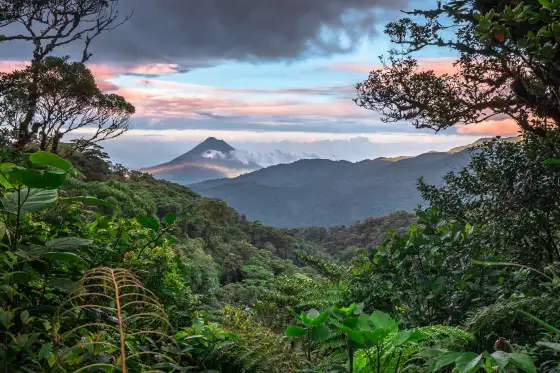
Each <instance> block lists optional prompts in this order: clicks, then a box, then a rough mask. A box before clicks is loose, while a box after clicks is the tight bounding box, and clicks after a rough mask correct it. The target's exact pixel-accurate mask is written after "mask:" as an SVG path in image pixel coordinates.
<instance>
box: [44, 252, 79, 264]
mask: <svg viewBox="0 0 560 373" xmlns="http://www.w3.org/2000/svg"><path fill="white" fill-rule="evenodd" d="M43 256H44V257H45V258H48V259H52V260H57V261H59V262H67V263H72V264H85V265H87V266H88V267H89V265H88V263H87V262H86V261H85V260H84V259H82V258H81V257H80V256H78V255H76V254H74V253H70V252H58V251H57V252H48V253H44V254H43Z"/></svg>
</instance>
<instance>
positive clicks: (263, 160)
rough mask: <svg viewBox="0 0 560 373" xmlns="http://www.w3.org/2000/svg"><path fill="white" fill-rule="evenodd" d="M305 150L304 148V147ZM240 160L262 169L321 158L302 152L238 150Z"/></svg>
mask: <svg viewBox="0 0 560 373" xmlns="http://www.w3.org/2000/svg"><path fill="white" fill-rule="evenodd" d="M302 148H303V146H302ZM236 154H237V156H238V158H243V159H245V160H246V161H247V162H249V161H250V162H253V163H256V164H258V165H260V166H262V167H268V166H273V165H276V164H280V163H291V162H295V161H297V160H299V159H316V158H321V157H320V156H319V155H318V154H313V153H308V152H306V151H304V150H300V151H299V152H297V153H294V152H283V151H281V150H278V149H274V150H270V151H264V152H259V151H257V152H248V151H246V150H236Z"/></svg>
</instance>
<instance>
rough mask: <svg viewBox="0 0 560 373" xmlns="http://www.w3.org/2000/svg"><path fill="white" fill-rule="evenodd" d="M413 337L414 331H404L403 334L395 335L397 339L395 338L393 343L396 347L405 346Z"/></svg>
mask: <svg viewBox="0 0 560 373" xmlns="http://www.w3.org/2000/svg"><path fill="white" fill-rule="evenodd" d="M411 336H412V331H411V330H403V331H401V332H398V333H397V335H395V337H394V338H393V340H392V341H391V343H392V344H393V346H395V347H398V346H401V345H403V344H405V343H406V342H408V341H409V340H410V337H411Z"/></svg>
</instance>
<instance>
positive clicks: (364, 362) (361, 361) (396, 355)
mask: <svg viewBox="0 0 560 373" xmlns="http://www.w3.org/2000/svg"><path fill="white" fill-rule="evenodd" d="M413 331H419V332H421V333H422V334H423V335H424V339H423V340H422V341H421V342H417V343H411V344H407V345H406V347H404V348H399V347H394V346H393V345H392V339H393V338H394V336H395V335H396V334H397V332H398V330H397V329H395V330H394V331H392V332H391V334H390V335H388V336H387V338H386V339H385V341H386V342H385V343H383V345H382V347H381V348H380V351H383V352H382V353H381V356H380V359H379V361H382V362H384V363H383V370H384V371H387V372H391V371H395V366H396V365H397V364H399V365H400V366H401V367H402V368H401V369H400V371H410V370H415V369H416V368H418V365H421V364H418V361H417V360H418V356H417V355H418V353H419V352H421V351H423V350H425V349H427V348H442V347H446V348H461V347H463V346H464V345H465V344H467V343H468V342H469V341H471V340H473V339H474V337H473V335H472V334H470V333H468V332H466V331H464V330H461V329H459V328H456V327H452V326H443V325H435V326H426V327H421V328H416V329H413ZM376 354H377V350H376V349H375V348H373V349H370V350H360V351H358V352H357V353H356V359H355V366H356V368H357V370H356V372H360V373H366V372H371V371H375V369H373V370H371V369H372V367H371V366H369V365H368V355H369V357H371V356H375V357H376V356H377V355H376ZM373 360H376V359H373ZM401 364H402V365H401Z"/></svg>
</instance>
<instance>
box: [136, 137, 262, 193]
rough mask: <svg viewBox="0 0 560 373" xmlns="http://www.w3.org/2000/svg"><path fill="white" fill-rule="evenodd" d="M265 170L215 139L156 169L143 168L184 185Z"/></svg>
mask: <svg viewBox="0 0 560 373" xmlns="http://www.w3.org/2000/svg"><path fill="white" fill-rule="evenodd" d="M260 168H262V167H261V166H260V165H258V164H256V163H254V162H251V161H250V160H247V159H241V158H240V157H238V156H237V154H236V149H235V148H233V147H232V146H231V145H229V144H228V143H226V142H225V141H224V140H219V139H217V138H215V137H208V138H207V139H206V140H204V141H203V142H201V143H200V144H198V145H197V146H195V147H194V148H192V149H191V150H189V151H187V152H185V153H183V154H181V155H180V156H178V157H176V158H174V159H172V160H171V161H169V162H165V163H162V164H159V165H156V166H152V167H147V168H142V169H141V171H144V172H148V173H150V174H152V175H154V177H156V178H160V179H165V180H168V181H172V182H175V183H178V184H182V185H188V184H192V183H197V182H202V181H205V180H212V179H217V178H223V177H235V176H239V175H241V174H243V173H245V172H250V171H254V170H258V169H260Z"/></svg>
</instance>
